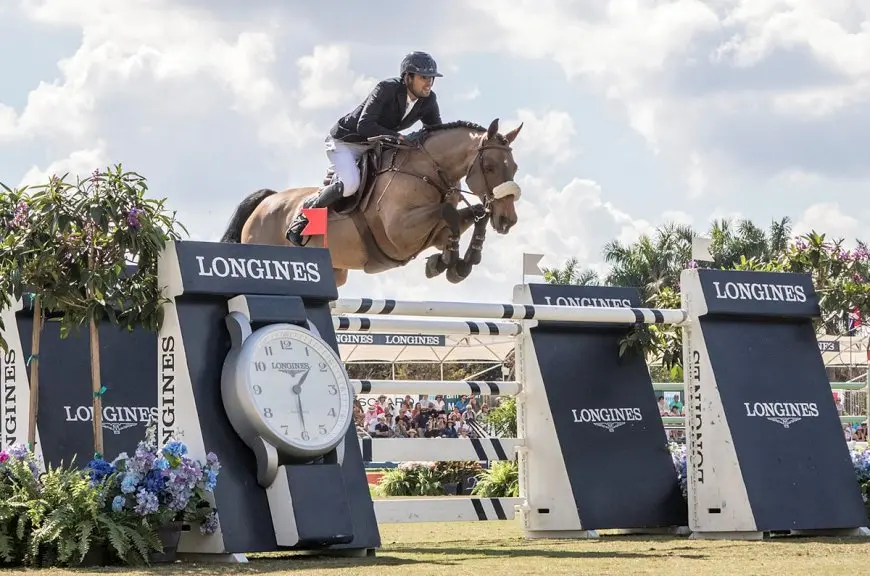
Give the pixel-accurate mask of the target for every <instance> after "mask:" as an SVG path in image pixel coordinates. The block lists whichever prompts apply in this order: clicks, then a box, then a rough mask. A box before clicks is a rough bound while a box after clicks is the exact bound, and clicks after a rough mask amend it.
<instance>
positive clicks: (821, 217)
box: [792, 202, 870, 244]
mask: <svg viewBox="0 0 870 576" xmlns="http://www.w3.org/2000/svg"><path fill="white" fill-rule="evenodd" d="M867 212H868V211H867V210H865V209H861V210H860V211H858V213H864V215H865V216H867V215H868V213H867ZM853 213H854V212H853ZM864 222H867V219H866V217H865V219H864ZM812 230H815V231H816V232H824V233H825V234H827V235H828V237H829V238H832V239H833V238H845V240H846V242H847V243H849V244H852V243H853V241H854V239H855V237H861V235H862V233H863V234H865V235H866V233H867V232H868V231H870V226H867V225H866V224H865V225H864V226H863V230H862V227H861V226H860V224H859V221H858V219H857V218H855V217H853V216H850V215H848V214H846V213H845V212H843V210H842V209H841V208H840V205H839V204H837V203H835V202H820V203H818V204H813V205H812V206H809V207H808V208H807V209H806V210H804V212H803V214H802V215H801V217H800V219H799V220H798V221H797V222H795V225H794V227H793V229H792V231H793V233H794V234H806V233H808V232H810V231H812Z"/></svg>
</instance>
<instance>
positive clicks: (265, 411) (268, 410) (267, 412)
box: [263, 408, 272, 418]
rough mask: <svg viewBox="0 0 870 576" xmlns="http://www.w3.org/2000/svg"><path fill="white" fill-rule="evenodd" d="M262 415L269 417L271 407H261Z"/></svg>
mask: <svg viewBox="0 0 870 576" xmlns="http://www.w3.org/2000/svg"><path fill="white" fill-rule="evenodd" d="M263 416H264V417H265V418H271V417H272V409H271V408H263Z"/></svg>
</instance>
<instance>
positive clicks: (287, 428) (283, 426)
mask: <svg viewBox="0 0 870 576" xmlns="http://www.w3.org/2000/svg"><path fill="white" fill-rule="evenodd" d="M281 430H283V431H284V436H286V435H287V434H289V433H290V427H289V426H287V425H286V424H281Z"/></svg>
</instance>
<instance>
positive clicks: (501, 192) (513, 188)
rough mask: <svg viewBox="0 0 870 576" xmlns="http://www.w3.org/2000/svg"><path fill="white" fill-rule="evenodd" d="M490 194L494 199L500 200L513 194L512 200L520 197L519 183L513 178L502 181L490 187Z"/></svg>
mask: <svg viewBox="0 0 870 576" xmlns="http://www.w3.org/2000/svg"><path fill="white" fill-rule="evenodd" d="M492 195H493V197H494V198H495V199H496V200H500V199H501V198H504V197H506V196H513V197H514V200H519V199H520V185H519V184H517V183H516V182H514V181H513V180H508V181H507V182H502V183H501V184H499V185H498V186H496V187H495V188H493V189H492Z"/></svg>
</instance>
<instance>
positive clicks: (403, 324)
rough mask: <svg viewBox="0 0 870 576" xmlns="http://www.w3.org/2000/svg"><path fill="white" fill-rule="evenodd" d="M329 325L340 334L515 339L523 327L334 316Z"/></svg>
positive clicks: (490, 323)
mask: <svg viewBox="0 0 870 576" xmlns="http://www.w3.org/2000/svg"><path fill="white" fill-rule="evenodd" d="M332 326H333V328H334V329H335V330H337V331H339V332H390V333H398V334H451V335H458V336H516V335H518V334H520V333H521V332H522V326H520V325H519V324H518V323H516V322H474V321H471V320H467V321H463V320H419V319H416V318H415V319H407V318H371V317H368V316H333V317H332Z"/></svg>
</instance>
